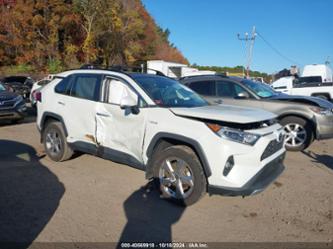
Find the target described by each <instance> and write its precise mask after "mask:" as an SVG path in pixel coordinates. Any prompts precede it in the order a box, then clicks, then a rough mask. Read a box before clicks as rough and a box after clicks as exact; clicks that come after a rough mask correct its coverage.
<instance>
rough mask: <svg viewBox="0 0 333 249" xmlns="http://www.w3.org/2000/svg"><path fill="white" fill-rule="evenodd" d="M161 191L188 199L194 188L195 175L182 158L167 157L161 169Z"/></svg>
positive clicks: (170, 195)
mask: <svg viewBox="0 0 333 249" xmlns="http://www.w3.org/2000/svg"><path fill="white" fill-rule="evenodd" d="M159 180H160V186H161V191H162V192H163V193H164V194H165V195H166V196H167V197H172V198H176V199H186V198H187V197H188V196H190V195H191V193H192V192H193V188H194V175H193V172H192V170H191V168H190V166H189V165H188V164H187V163H186V162H185V161H184V160H182V159H180V158H176V157H173V158H166V159H165V160H164V161H163V162H162V165H161V167H160V170H159Z"/></svg>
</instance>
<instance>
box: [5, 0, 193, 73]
mask: <svg viewBox="0 0 333 249" xmlns="http://www.w3.org/2000/svg"><path fill="white" fill-rule="evenodd" d="M0 15H1V19H0V66H8V65H25V66H27V67H29V68H32V69H33V70H47V71H51V72H52V71H59V70H62V69H65V68H75V67H77V66H79V65H82V64H85V63H91V64H99V65H103V66H106V67H108V66H111V65H135V64H137V63H139V62H140V61H143V60H150V59H163V60H167V61H174V62H179V63H185V64H188V61H187V59H186V58H185V57H184V56H183V55H182V54H181V52H180V51H179V50H178V49H177V48H176V47H175V46H174V45H173V44H171V43H170V42H169V39H168V38H169V34H170V31H169V30H168V29H166V30H163V29H162V28H160V27H159V26H158V25H156V23H155V22H154V20H153V18H152V17H151V16H150V15H149V13H148V12H147V11H146V9H145V7H144V6H143V4H142V3H141V1H140V0H17V1H15V3H14V4H13V3H12V4H10V5H6V4H2V6H0Z"/></svg>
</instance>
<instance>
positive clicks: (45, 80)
mask: <svg viewBox="0 0 333 249" xmlns="http://www.w3.org/2000/svg"><path fill="white" fill-rule="evenodd" d="M53 77H54V75H53V74H50V75H48V76H47V77H45V78H43V79H41V80H39V81H36V82H35V83H34V84H33V85H32V88H31V93H30V103H31V106H32V107H34V108H36V104H37V99H36V93H37V92H38V91H40V90H41V89H42V88H43V87H44V86H46V85H47V84H48V83H50V82H51V81H52V79H53Z"/></svg>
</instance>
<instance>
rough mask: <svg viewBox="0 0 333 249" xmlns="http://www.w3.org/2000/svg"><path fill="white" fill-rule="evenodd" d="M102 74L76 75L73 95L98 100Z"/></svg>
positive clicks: (72, 90)
mask: <svg viewBox="0 0 333 249" xmlns="http://www.w3.org/2000/svg"><path fill="white" fill-rule="evenodd" d="M101 78H102V77H101V75H76V76H75V79H74V82H73V86H72V89H71V96H73V97H78V98H83V99H87V100H93V101H98V100H99V95H100V85H101Z"/></svg>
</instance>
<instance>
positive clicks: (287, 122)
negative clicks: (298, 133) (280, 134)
mask: <svg viewBox="0 0 333 249" xmlns="http://www.w3.org/2000/svg"><path fill="white" fill-rule="evenodd" d="M280 124H281V125H282V126H283V127H284V129H285V132H286V133H287V134H286V149H287V150H288V151H302V150H305V149H306V148H307V147H309V145H310V144H311V143H312V141H313V139H314V132H313V125H312V123H311V122H310V121H308V120H306V119H303V118H300V117H295V116H289V117H285V118H283V119H282V120H281V121H280ZM294 124H298V125H299V126H300V127H302V129H303V130H304V131H305V137H304V139H303V140H304V142H302V143H300V144H297V145H295V146H293V145H292V144H290V143H291V142H289V141H290V139H289V140H288V132H289V131H288V129H287V127H288V126H289V127H292V126H294ZM301 138H303V137H301ZM292 139H293V138H291V141H292Z"/></svg>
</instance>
